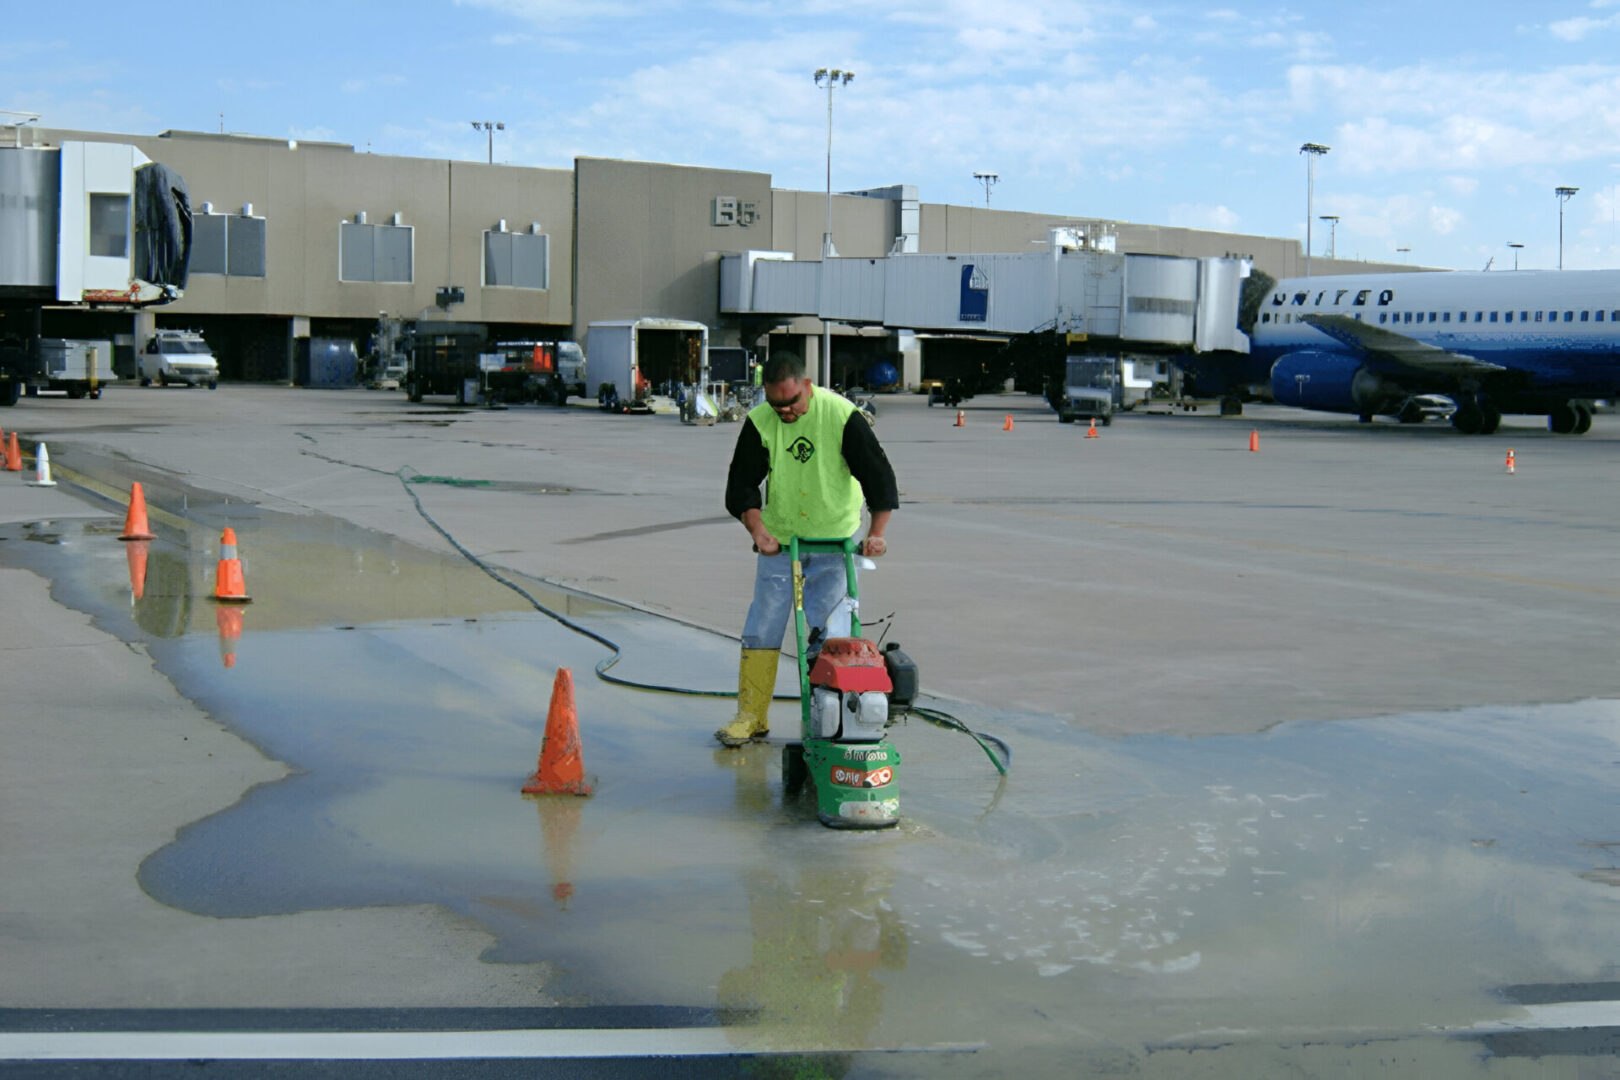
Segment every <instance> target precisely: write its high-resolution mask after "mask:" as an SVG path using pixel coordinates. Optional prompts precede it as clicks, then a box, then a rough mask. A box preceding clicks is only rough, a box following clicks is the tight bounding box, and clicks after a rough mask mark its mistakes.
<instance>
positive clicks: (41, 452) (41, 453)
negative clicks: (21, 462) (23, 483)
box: [28, 443, 56, 487]
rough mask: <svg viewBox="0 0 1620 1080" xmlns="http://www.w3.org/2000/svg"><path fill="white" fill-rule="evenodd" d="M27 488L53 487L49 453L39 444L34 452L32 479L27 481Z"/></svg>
mask: <svg viewBox="0 0 1620 1080" xmlns="http://www.w3.org/2000/svg"><path fill="white" fill-rule="evenodd" d="M28 486H29V487H55V486H56V481H55V480H52V479H51V452H50V451H49V450H47V449H45V444H44V443H40V444H39V447H38V449H36V450H35V451H34V478H33V479H32V480H30V481H28Z"/></svg>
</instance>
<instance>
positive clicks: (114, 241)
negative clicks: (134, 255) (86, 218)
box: [90, 195, 129, 259]
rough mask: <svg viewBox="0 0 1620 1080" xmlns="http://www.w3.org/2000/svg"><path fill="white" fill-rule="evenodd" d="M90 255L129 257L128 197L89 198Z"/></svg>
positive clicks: (95, 196)
mask: <svg viewBox="0 0 1620 1080" xmlns="http://www.w3.org/2000/svg"><path fill="white" fill-rule="evenodd" d="M90 254H92V255H107V256H111V257H112V258H115V259H123V258H127V257H128V255H129V196H128V195H91V196H90Z"/></svg>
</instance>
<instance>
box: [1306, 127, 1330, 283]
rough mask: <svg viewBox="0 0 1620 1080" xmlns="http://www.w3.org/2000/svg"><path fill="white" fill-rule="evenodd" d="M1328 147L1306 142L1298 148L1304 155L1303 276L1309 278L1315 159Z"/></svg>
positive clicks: (1328, 147)
mask: <svg viewBox="0 0 1620 1080" xmlns="http://www.w3.org/2000/svg"><path fill="white" fill-rule="evenodd" d="M1331 149H1332V147H1330V146H1323V145H1322V144H1321V143H1313V142H1308V143H1306V144H1305V145H1304V146H1301V147H1300V148H1299V152H1300V153H1302V154H1304V155H1305V276H1306V277H1310V276H1311V202H1312V200H1313V199H1314V198H1315V195H1316V159H1317V158H1319V157H1321V156H1322V155H1323V154H1325V153H1327V152H1328V151H1329V150H1331Z"/></svg>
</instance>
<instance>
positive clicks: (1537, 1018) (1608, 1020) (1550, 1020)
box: [1446, 1001, 1620, 1034]
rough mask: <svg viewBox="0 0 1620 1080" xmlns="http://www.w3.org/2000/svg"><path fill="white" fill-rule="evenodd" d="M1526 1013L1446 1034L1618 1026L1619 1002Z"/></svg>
mask: <svg viewBox="0 0 1620 1080" xmlns="http://www.w3.org/2000/svg"><path fill="white" fill-rule="evenodd" d="M1524 1011H1525V1012H1526V1013H1527V1014H1528V1015H1526V1016H1524V1017H1521V1018H1518V1019H1514V1020H1486V1021H1482V1022H1480V1023H1478V1024H1474V1025H1472V1026H1470V1027H1465V1028H1448V1029H1446V1030H1447V1031H1448V1032H1450V1033H1452V1034H1457V1033H1464V1032H1466V1033H1468V1034H1474V1033H1484V1034H1491V1033H1493V1032H1498V1031H1572V1030H1575V1029H1578V1028H1607V1027H1620V1001H1560V1002H1556V1003H1554V1004H1549V1005H1526V1006H1524Z"/></svg>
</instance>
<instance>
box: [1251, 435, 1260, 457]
mask: <svg viewBox="0 0 1620 1080" xmlns="http://www.w3.org/2000/svg"><path fill="white" fill-rule="evenodd" d="M1259 452H1260V432H1258V431H1251V432H1249V453H1251V454H1258V453H1259Z"/></svg>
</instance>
